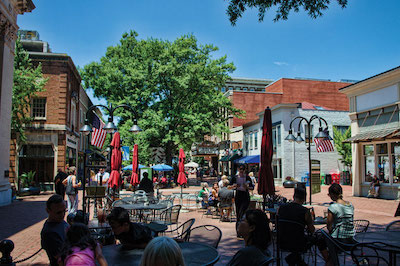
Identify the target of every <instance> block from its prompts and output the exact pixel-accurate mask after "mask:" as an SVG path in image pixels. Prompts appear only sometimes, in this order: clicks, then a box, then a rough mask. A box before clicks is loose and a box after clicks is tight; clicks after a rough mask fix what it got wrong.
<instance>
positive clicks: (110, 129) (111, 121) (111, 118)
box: [80, 103, 142, 215]
mask: <svg viewBox="0 0 400 266" xmlns="http://www.w3.org/2000/svg"><path fill="white" fill-rule="evenodd" d="M97 107H102V108H104V109H106V110H107V111H108V114H109V117H108V122H107V124H106V125H105V126H104V127H103V129H104V130H105V131H106V132H107V133H110V134H111V137H112V135H113V134H114V132H116V131H117V127H116V126H115V124H114V112H115V110H117V109H120V108H123V109H125V110H128V111H131V112H132V114H133V116H134V120H133V126H132V127H131V128H130V129H129V131H130V132H132V133H135V134H136V133H139V132H140V131H142V129H141V128H140V127H139V126H138V125H137V114H136V112H135V110H134V109H133V108H132V107H131V106H129V105H127V104H121V105H118V106H116V107H113V106H112V104H111V103H110V106H105V105H102V104H97V105H92V106H90V107H89V109H88V110H87V112H86V118H85V125H84V126H83V127H82V128H81V129H80V132H82V133H83V134H84V135H85V136H89V135H90V133H91V132H93V130H92V127H91V126H89V113H91V112H92V111H93V110H94V109H95V108H97ZM86 154H87V152H86V151H85V153H84V170H83V180H84V182H83V199H82V208H83V214H84V215H85V212H86V209H85V186H86V166H87V162H86ZM109 158H111V152H109ZM108 161H109V162H111V160H108ZM102 179H103V178H102V175H101V176H100V184H102V183H103V180H102ZM95 204H96V200H95ZM95 211H96V207H95Z"/></svg>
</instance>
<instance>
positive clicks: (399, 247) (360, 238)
mask: <svg viewBox="0 0 400 266" xmlns="http://www.w3.org/2000/svg"><path fill="white" fill-rule="evenodd" d="M354 239H355V240H356V241H357V242H360V243H373V242H381V243H384V244H388V245H391V246H393V248H389V247H387V248H386V247H385V248H383V249H380V248H379V246H378V248H377V249H379V250H382V251H386V252H388V253H389V260H390V263H389V264H390V265H396V255H398V254H400V231H375V232H365V233H358V234H356V235H355V236H354Z"/></svg>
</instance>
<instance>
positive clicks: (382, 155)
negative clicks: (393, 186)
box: [376, 143, 390, 183]
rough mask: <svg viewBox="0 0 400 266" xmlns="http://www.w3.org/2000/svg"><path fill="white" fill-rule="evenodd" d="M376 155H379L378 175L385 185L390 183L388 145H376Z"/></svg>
mask: <svg viewBox="0 0 400 266" xmlns="http://www.w3.org/2000/svg"><path fill="white" fill-rule="evenodd" d="M376 153H377V155H378V157H377V159H378V173H379V176H378V178H379V180H380V181H381V182H383V183H389V178H390V170H389V156H388V144H387V143H382V144H377V145H376Z"/></svg>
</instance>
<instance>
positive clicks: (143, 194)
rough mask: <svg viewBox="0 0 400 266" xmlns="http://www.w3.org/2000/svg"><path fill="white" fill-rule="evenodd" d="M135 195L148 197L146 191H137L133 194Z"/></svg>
mask: <svg viewBox="0 0 400 266" xmlns="http://www.w3.org/2000/svg"><path fill="white" fill-rule="evenodd" d="M133 194H134V195H141V196H146V191H144V190H136V191H135V192H133Z"/></svg>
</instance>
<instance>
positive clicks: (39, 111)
mask: <svg viewBox="0 0 400 266" xmlns="http://www.w3.org/2000/svg"><path fill="white" fill-rule="evenodd" d="M32 117H33V118H46V98H33V99H32Z"/></svg>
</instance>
